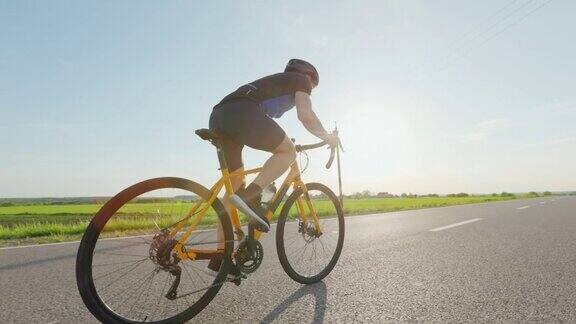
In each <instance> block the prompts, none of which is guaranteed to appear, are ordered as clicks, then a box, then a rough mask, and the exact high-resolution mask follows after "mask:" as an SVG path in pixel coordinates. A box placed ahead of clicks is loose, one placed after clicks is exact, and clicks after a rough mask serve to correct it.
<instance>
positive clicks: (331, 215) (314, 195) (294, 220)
mask: <svg viewBox="0 0 576 324" xmlns="http://www.w3.org/2000/svg"><path fill="white" fill-rule="evenodd" d="M306 188H307V189H308V197H306V194H304V193H303V191H302V190H301V189H298V190H295V191H294V192H293V193H292V194H291V195H290V196H289V197H288V199H287V200H286V202H285V204H284V206H283V208H282V212H281V213H280V217H279V218H278V225H277V228H276V248H277V250H278V258H279V259H280V264H282V268H284V271H286V273H287V274H288V276H290V278H292V279H293V280H295V281H297V282H299V283H302V284H311V283H315V282H318V281H320V280H322V279H323V278H324V277H326V276H327V275H328V274H329V273H330V272H331V271H332V269H333V268H334V266H335V265H336V263H337V262H338V258H339V257H340V253H341V252H342V246H343V244H344V212H343V211H342V206H341V205H340V201H339V200H338V197H336V195H335V194H334V192H332V190H330V189H329V188H328V187H326V186H324V185H323V184H320V183H309V184H307V185H306ZM308 199H310V202H311V204H312V206H313V207H314V209H315V210H316V214H317V215H318V221H319V223H320V232H318V231H317V230H316V228H315V226H314V221H313V220H312V217H311V216H310V209H309V207H308V205H307V200H308ZM298 201H300V202H301V205H300V207H302V209H300V207H299V206H298ZM302 212H304V213H305V215H308V216H307V224H304V222H303V219H302V216H301V213H302Z"/></svg>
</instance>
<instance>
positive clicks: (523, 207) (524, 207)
mask: <svg viewBox="0 0 576 324" xmlns="http://www.w3.org/2000/svg"><path fill="white" fill-rule="evenodd" d="M526 208H530V206H522V207H518V208H516V209H526Z"/></svg>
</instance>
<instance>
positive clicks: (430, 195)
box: [426, 193, 440, 198]
mask: <svg viewBox="0 0 576 324" xmlns="http://www.w3.org/2000/svg"><path fill="white" fill-rule="evenodd" d="M426 196H427V197H433V198H438V197H440V195H438V194H435V193H431V194H427V195H426Z"/></svg>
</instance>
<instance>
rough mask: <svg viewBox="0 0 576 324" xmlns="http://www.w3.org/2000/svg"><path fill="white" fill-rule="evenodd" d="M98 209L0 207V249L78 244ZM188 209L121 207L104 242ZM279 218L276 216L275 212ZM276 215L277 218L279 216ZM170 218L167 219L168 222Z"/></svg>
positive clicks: (366, 203) (441, 201) (409, 202)
mask: <svg viewBox="0 0 576 324" xmlns="http://www.w3.org/2000/svg"><path fill="white" fill-rule="evenodd" d="M509 199H515V197H499V196H498V197H495V196H471V197H420V198H363V199H346V200H345V201H344V206H345V208H344V210H345V214H346V215H354V214H369V213H375V212H392V211H400V210H410V209H421V208H431V207H442V206H451V205H461V204H471V203H480V202H490V201H501V200H509ZM101 206H102V205H98V204H85V205H27V206H10V207H0V246H1V245H17V244H23V243H38V242H40V243H43V242H58V241H66V240H77V239H78V238H79V237H80V236H81V234H82V233H83V232H84V230H85V228H86V226H87V224H88V223H89V222H90V220H91V219H92V217H93V216H94V214H95V213H96V212H97V211H98V210H99V209H100V208H101ZM190 206H191V203H188V202H180V203H137V204H129V205H126V206H125V207H123V208H122V209H121V210H120V211H119V213H118V214H117V215H116V216H114V218H113V219H112V220H111V221H110V222H109V223H108V224H107V225H106V231H107V233H106V235H107V236H120V235H128V234H130V235H133V234H134V233H146V232H150V231H151V230H153V229H155V228H156V225H158V226H160V227H162V226H167V225H169V224H172V223H174V222H175V221H177V220H179V219H180V218H181V216H180V215H182V214H183V213H185V211H186V210H188V209H189V208H190ZM316 208H317V209H318V211H319V214H320V215H324V216H330V214H332V213H331V211H330V210H329V204H328V203H327V202H326V201H317V202H316ZM278 212H279V211H278ZM278 212H277V214H278ZM171 215H172V216H171ZM215 222H216V216H215V214H214V212H213V211H212V210H211V209H210V211H209V213H208V214H207V215H206V216H205V217H204V218H202V222H201V223H200V225H201V226H203V227H208V226H210V225H213V224H214V223H215Z"/></svg>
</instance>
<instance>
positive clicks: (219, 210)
mask: <svg viewBox="0 0 576 324" xmlns="http://www.w3.org/2000/svg"><path fill="white" fill-rule="evenodd" d="M209 195H210V191H209V190H208V189H206V188H204V187H203V186H201V185H199V184H197V183H195V182H192V181H189V180H186V179H181V178H155V179H150V180H146V181H143V182H140V183H138V184H135V185H133V186H131V187H129V188H127V189H125V190H124V191H122V192H120V193H119V194H118V195H116V196H115V197H113V198H112V199H110V200H109V201H108V202H107V203H106V204H105V205H104V206H103V207H102V208H101V209H100V211H99V212H98V213H97V214H96V215H95V216H94V218H93V220H92V222H91V223H90V224H89V226H88V229H87V230H86V232H85V234H84V236H83V238H82V241H81V243H80V247H79V249H78V255H77V259H76V280H77V284H78V289H79V291H80V295H81V296H82V299H83V301H84V303H85V304H86V306H87V307H88V309H89V310H90V312H92V314H93V315H94V316H95V317H96V318H97V319H99V320H100V321H101V322H103V323H139V322H152V323H181V322H185V321H187V320H189V319H190V318H192V317H194V316H195V315H196V314H198V313H199V312H200V311H201V310H202V309H204V308H205V307H206V306H207V305H208V303H210V301H211V300H212V298H214V296H215V295H216V294H217V293H218V291H219V290H220V288H221V286H222V284H223V283H224V282H226V276H227V274H228V272H229V271H230V267H231V255H232V250H233V248H234V238H233V233H232V227H231V225H230V219H229V218H228V214H227V213H226V212H225V209H224V207H223V206H222V203H221V202H220V201H219V200H218V199H216V200H215V201H214V202H213V203H212V204H211V205H210V206H206V201H207V200H208V198H209ZM197 201H203V203H202V205H201V206H200V208H199V209H198V210H201V209H203V207H206V208H207V212H206V214H205V215H204V216H203V218H202V221H201V222H200V224H199V225H200V226H202V225H206V226H207V229H202V230H195V231H194V232H193V233H192V235H191V236H190V238H189V239H188V240H187V241H186V243H185V246H184V249H185V250H187V251H190V250H196V251H200V250H201V251H202V252H201V253H197V257H196V260H193V261H192V260H189V259H184V260H180V259H179V258H178V257H177V254H176V253H175V252H174V250H173V248H174V247H175V245H176V243H177V241H178V239H179V238H180V237H181V235H182V232H179V233H177V234H176V236H175V237H170V235H169V232H170V230H171V229H173V228H174V226H175V225H176V223H177V222H178V221H179V220H182V219H183V218H185V217H186V215H187V213H188V211H189V210H190V209H191V207H192V205H193V204H195V203H196V202H197ZM194 218H195V216H192V217H191V219H189V220H187V224H186V225H187V226H185V227H184V228H183V230H186V229H187V228H189V225H190V222H191V220H193V219H194ZM209 225H210V226H209ZM202 253H204V254H203V255H204V256H203V257H202V256H201V255H202ZM209 263H212V265H211V266H210V268H213V269H215V271H210V270H208V269H207V266H208V264H209Z"/></svg>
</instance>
